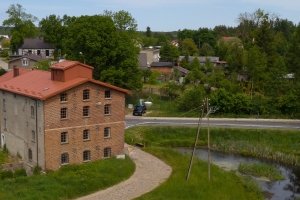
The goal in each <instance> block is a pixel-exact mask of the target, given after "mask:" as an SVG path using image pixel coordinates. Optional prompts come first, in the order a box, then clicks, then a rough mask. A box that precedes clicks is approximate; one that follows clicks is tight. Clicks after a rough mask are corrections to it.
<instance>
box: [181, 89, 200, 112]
mask: <svg viewBox="0 0 300 200" xmlns="http://www.w3.org/2000/svg"><path fill="white" fill-rule="evenodd" d="M204 97H205V90H204V89H203V87H202V85H199V86H198V87H196V88H194V89H192V90H186V91H185V92H184V93H183V94H182V95H181V96H180V97H179V98H178V99H177V100H176V102H177V107H176V109H177V110H178V111H184V112H188V111H191V110H195V109H196V110H200V106H201V105H202V102H203V99H204ZM197 108H198V109H197Z"/></svg>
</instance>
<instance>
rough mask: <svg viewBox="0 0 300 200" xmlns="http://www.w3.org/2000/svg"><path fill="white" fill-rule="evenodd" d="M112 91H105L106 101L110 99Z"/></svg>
mask: <svg viewBox="0 0 300 200" xmlns="http://www.w3.org/2000/svg"><path fill="white" fill-rule="evenodd" d="M110 98H111V97H110V91H109V90H106V91H105V99H110Z"/></svg>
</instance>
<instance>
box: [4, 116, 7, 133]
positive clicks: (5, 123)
mask: <svg viewBox="0 0 300 200" xmlns="http://www.w3.org/2000/svg"><path fill="white" fill-rule="evenodd" d="M6 128H7V120H6V118H4V130H6Z"/></svg>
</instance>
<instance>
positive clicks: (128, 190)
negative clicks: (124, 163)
mask: <svg viewBox="0 0 300 200" xmlns="http://www.w3.org/2000/svg"><path fill="white" fill-rule="evenodd" d="M130 148H132V150H131V151H130V150H128V149H130ZM129 151H130V152H129ZM125 153H126V154H129V156H130V158H131V159H132V160H133V161H134V162H135V165H136V169H135V172H134V174H133V175H132V176H131V177H130V178H129V179H127V180H126V181H123V182H121V183H119V184H117V185H114V186H112V187H110V188H107V189H105V190H101V191H98V192H96V193H93V194H91V195H88V196H85V197H81V198H79V199H78V200H87V199H89V200H90V199H92V200H96V199H99V200H100V199H101V200H112V199H114V200H120V199H122V200H126V199H133V198H136V197H139V196H141V195H143V194H145V193H147V192H149V191H151V190H153V189H154V188H156V187H157V186H158V185H159V184H160V183H162V182H164V181H165V180H166V179H167V178H168V177H169V176H170V174H171V172H172V169H171V167H170V166H168V165H166V164H165V163H164V162H163V161H161V160H159V159H158V158H156V157H154V156H152V155H151V154H149V153H146V152H144V151H142V150H140V149H139V148H137V147H133V146H130V145H128V144H125ZM99 181H101V180H99Z"/></svg>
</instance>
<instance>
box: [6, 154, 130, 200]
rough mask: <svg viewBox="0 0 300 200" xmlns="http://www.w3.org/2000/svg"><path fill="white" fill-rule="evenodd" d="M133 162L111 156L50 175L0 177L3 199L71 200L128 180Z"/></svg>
mask: <svg viewBox="0 0 300 200" xmlns="http://www.w3.org/2000/svg"><path fill="white" fill-rule="evenodd" d="M134 170H135V165H134V162H133V161H132V160H131V159H129V158H128V157H126V159H125V160H122V159H116V158H110V159H105V160H100V161H95V162H91V163H86V164H83V165H68V166H65V167H62V168H61V169H60V170H58V171H55V172H52V173H49V174H47V175H41V176H32V177H20V178H16V179H12V180H0V199H6V200H9V199H13V200H14V199H28V200H31V199H53V200H57V199H70V198H75V197H80V196H84V195H87V194H90V193H92V192H95V191H98V190H101V189H105V188H107V187H110V186H112V185H115V184H117V183H119V182H121V181H123V180H126V179H128V178H129V177H130V176H131V175H132V174H133V172H134Z"/></svg>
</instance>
